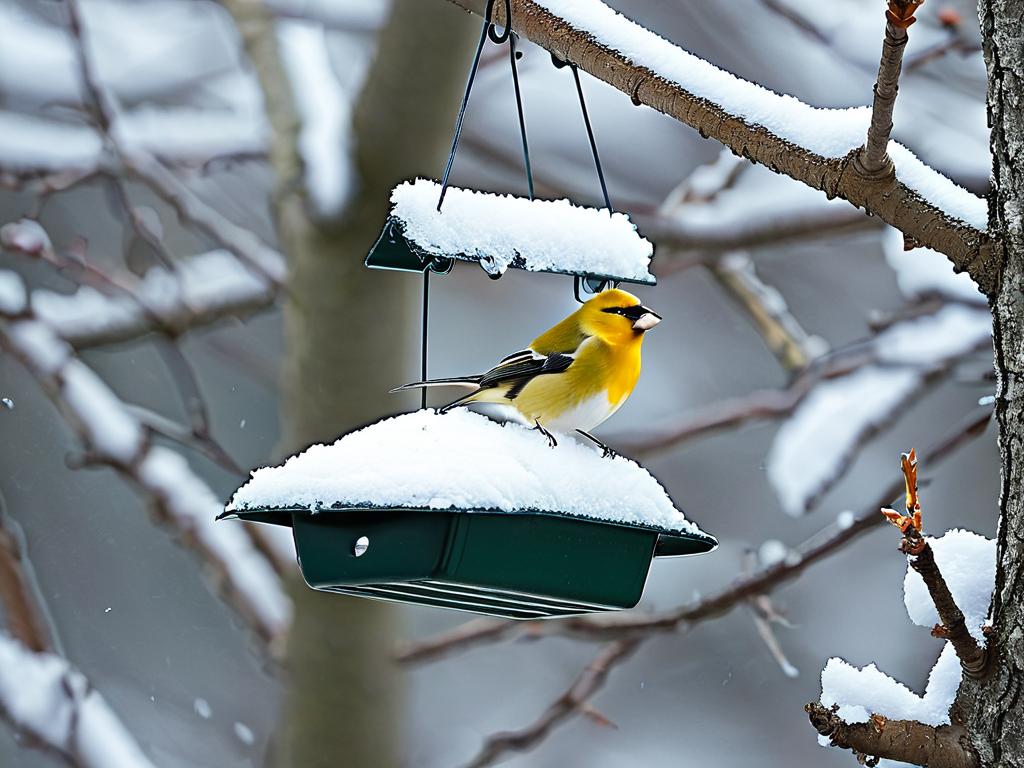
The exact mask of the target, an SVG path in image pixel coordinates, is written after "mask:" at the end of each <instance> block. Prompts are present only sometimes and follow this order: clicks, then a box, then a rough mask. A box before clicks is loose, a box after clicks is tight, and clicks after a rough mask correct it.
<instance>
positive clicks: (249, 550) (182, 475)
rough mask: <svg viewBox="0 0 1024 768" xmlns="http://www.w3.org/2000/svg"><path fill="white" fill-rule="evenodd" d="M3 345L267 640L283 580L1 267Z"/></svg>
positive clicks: (280, 611) (91, 456)
mask: <svg viewBox="0 0 1024 768" xmlns="http://www.w3.org/2000/svg"><path fill="white" fill-rule="evenodd" d="M0 319H2V320H3V321H4V322H3V323H2V324H0V347H3V348H5V349H6V350H7V351H9V352H10V353H11V354H12V355H13V356H14V357H15V358H17V359H18V360H19V361H20V362H21V363H22V364H23V365H24V366H25V367H26V369H27V370H28V371H29V372H30V373H31V374H32V375H33V376H34V377H35V378H36V380H37V381H38V382H39V383H40V385H41V386H42V387H43V389H44V390H45V391H46V392H47V394H48V395H49V396H50V398H51V400H53V402H54V403H55V404H56V405H57V406H58V408H59V409H60V410H61V412H62V413H63V414H64V416H65V418H66V419H67V421H68V422H69V424H70V425H71V426H72V427H73V428H74V430H75V431H76V432H77V433H78V435H79V437H80V438H81V440H82V442H83V444H84V447H85V450H86V458H87V460H88V461H89V462H90V463H94V464H102V465H106V466H109V467H111V468H113V469H115V470H116V471H117V472H118V473H120V474H121V475H122V476H123V477H124V478H125V479H127V480H129V481H131V482H132V483H133V484H134V485H136V486H137V487H138V488H139V489H140V490H141V491H142V492H143V493H145V494H146V495H147V496H148V497H150V498H151V499H152V500H153V502H154V508H155V511H156V513H157V515H158V517H159V518H160V519H161V520H162V521H164V522H166V523H167V524H168V525H169V526H170V527H171V528H173V529H174V530H175V531H177V532H178V533H179V534H180V535H181V539H182V541H183V542H184V543H185V544H187V545H188V546H190V547H192V548H193V549H195V550H196V551H197V552H198V553H199V554H200V556H201V557H202V558H203V560H204V561H205V562H206V563H207V564H208V565H209V566H210V567H211V570H212V572H213V575H214V578H215V581H217V582H218V583H219V584H220V585H222V586H223V587H224V591H225V592H226V593H227V595H228V598H229V600H230V601H231V602H232V603H233V604H234V605H235V606H236V608H237V609H238V610H239V611H240V612H241V613H242V615H243V616H244V617H245V618H246V619H247V620H249V621H250V622H251V623H252V625H253V626H254V627H255V629H256V630H257V631H258V633H259V634H260V635H261V636H262V637H264V638H265V639H267V640H268V641H274V640H276V639H277V638H279V637H280V636H281V634H282V632H283V631H284V630H285V628H286V627H287V625H288V622H289V620H290V611H291V606H290V604H289V601H288V598H287V597H286V596H285V594H284V592H283V590H282V588H281V584H280V581H279V580H278V578H277V576H276V575H275V573H274V571H273V569H272V568H271V567H270V565H269V564H268V563H267V561H266V560H265V559H264V557H263V556H262V555H261V554H260V553H259V552H258V551H257V550H256V549H255V548H254V547H253V545H252V543H251V542H250V540H249V538H248V537H247V536H246V534H245V532H244V531H243V530H242V529H241V528H233V527H231V526H217V525H215V524H214V518H215V517H216V515H217V514H218V513H219V512H220V510H221V503H220V500H219V499H218V498H217V497H216V496H215V495H214V493H213V492H212V491H211V490H210V488H209V487H208V486H207V485H206V484H205V483H204V482H203V481H202V480H201V479H199V478H198V477H197V476H196V475H195V474H194V473H193V472H192V471H191V469H190V468H189V466H188V463H187V462H186V461H185V459H184V458H182V457H181V456H179V455H178V454H176V453H174V452H173V451H171V450H169V449H167V448H163V447H160V446H154V445H152V444H151V440H150V436H149V431H148V430H147V429H146V428H145V427H144V426H143V425H142V424H141V423H140V422H139V420H138V419H137V418H136V416H135V415H134V414H133V413H132V412H131V411H130V410H129V409H128V408H126V407H125V405H124V404H123V403H122V402H121V401H120V400H119V399H118V398H117V396H116V395H115V394H114V393H113V392H112V391H111V390H110V389H109V388H108V387H107V386H106V384H104V383H103V381H102V380H101V379H100V378H99V377H98V376H97V375H96V374H95V373H94V372H93V371H92V370H91V369H90V368H89V367H88V366H86V365H85V363H83V362H82V361H81V360H79V359H78V358H77V357H76V356H75V354H74V351H73V350H72V348H71V347H70V346H69V345H68V344H67V343H65V342H64V341H62V340H61V339H60V338H59V337H58V335H57V333H56V332H55V331H54V329H53V328H51V327H50V326H49V325H48V324H47V322H46V321H44V320H43V319H42V318H41V317H40V316H39V315H37V314H36V312H35V311H34V309H33V308H32V306H31V302H30V300H29V297H28V295H27V293H26V291H25V287H24V284H23V283H22V282H21V279H20V278H19V277H17V276H16V275H14V274H13V273H10V272H0Z"/></svg>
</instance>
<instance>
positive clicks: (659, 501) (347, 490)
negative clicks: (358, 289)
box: [227, 409, 699, 533]
mask: <svg viewBox="0 0 1024 768" xmlns="http://www.w3.org/2000/svg"><path fill="white" fill-rule="evenodd" d="M334 503H338V504H341V505H346V506H360V505H373V506H382V507H383V506H386V507H407V508H414V509H420V508H425V509H438V510H446V509H465V510H480V511H486V510H494V511H501V512H517V511H540V512H563V513H567V514H571V515H577V516H580V517H588V518H593V519H599V520H607V521H612V522H622V523H633V524H645V525H653V526H659V527H662V528H665V529H669V530H673V531H681V532H693V533H697V532H699V529H698V528H697V526H695V525H694V524H693V523H691V522H689V521H688V520H687V519H686V518H685V517H684V516H683V514H682V512H680V511H679V510H677V509H676V508H675V506H674V505H673V503H672V501H671V499H669V497H668V495H667V494H666V492H665V489H664V488H663V487H662V486H661V485H660V484H659V483H658V481H657V480H655V479H654V477H652V476H651V475H650V473H649V472H647V470H645V469H644V468H642V467H640V466H639V465H637V464H636V463H634V462H632V461H630V460H629V459H626V458H624V457H622V456H616V457H614V458H610V459H604V458H602V457H601V452H600V450H599V449H597V448H596V447H594V446H591V445H589V444H588V445H583V444H581V443H578V442H576V441H575V440H573V439H571V438H569V437H565V436H563V437H562V438H561V439H560V440H559V442H558V446H557V447H555V448H550V447H549V446H548V442H547V439H546V438H544V437H543V436H542V435H541V434H540V433H539V432H537V431H536V430H532V429H529V428H527V427H523V426H520V425H518V424H505V425H502V424H498V423H497V422H494V421H491V420H490V419H488V418H486V417H485V416H482V415H480V414H477V413H472V412H470V411H467V410H462V409H459V410H454V411H451V412H449V413H447V414H444V415H441V414H439V413H437V412H436V411H433V410H430V409H428V410H424V411H417V412H415V413H408V414H403V415H401V416H396V417H394V418H389V419H384V420H383V421H379V422H377V423H376V424H372V425H370V426H368V427H364V428H363V429H360V430H358V431H356V432H352V433H350V434H348V435H345V436H344V437H342V438H341V439H339V440H338V441H337V442H335V443H333V444H332V445H314V446H312V447H311V448H308V449H306V450H305V451H304V452H303V453H301V454H299V455H297V456H293V457H291V458H290V459H288V460H287V461H286V462H285V463H284V464H283V465H280V466H276V467H265V468H262V469H257V470H255V471H254V472H253V473H252V478H251V479H250V480H249V482H247V483H246V484H245V485H243V486H242V487H241V488H240V489H239V490H238V491H237V492H236V493H235V495H234V497H233V498H232V499H231V502H230V504H228V507H227V509H228V510H229V511H239V510H245V509H253V508H263V507H270V508H285V509H287V508H308V509H311V510H314V511H316V510H327V509H329V508H330V507H331V505H332V504H334Z"/></svg>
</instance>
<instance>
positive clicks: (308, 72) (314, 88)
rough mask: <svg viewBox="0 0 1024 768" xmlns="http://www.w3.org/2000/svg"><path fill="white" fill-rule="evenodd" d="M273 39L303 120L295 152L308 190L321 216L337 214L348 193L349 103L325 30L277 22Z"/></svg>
mask: <svg viewBox="0 0 1024 768" xmlns="http://www.w3.org/2000/svg"><path fill="white" fill-rule="evenodd" d="M277 40H278V46H279V48H280V51H281V60H282V62H283V64H284V66H285V70H286V71H287V73H288V80H289V82H290V83H291V85H292V95H293V96H294V98H295V106H296V108H297V110H298V112H299V116H300V119H301V121H302V129H301V132H300V134H299V151H300V152H301V153H302V159H303V162H304V165H305V168H304V173H305V177H306V189H307V190H308V192H309V196H310V199H311V200H312V202H313V205H314V207H315V209H316V211H317V213H318V214H319V215H320V216H322V217H331V216H335V215H337V214H338V213H340V212H341V210H342V208H343V207H344V205H345V202H346V200H347V199H348V196H349V194H350V193H351V191H352V185H353V180H352V170H351V163H350V162H349V152H350V147H349V144H350V140H349V139H350V137H349V135H348V125H349V123H350V122H351V119H352V116H351V109H350V106H349V100H348V98H347V96H346V94H345V92H344V91H343V90H342V88H341V84H340V83H339V82H338V78H337V76H336V75H335V74H334V69H333V67H332V66H331V60H330V56H329V54H328V50H327V38H326V32H325V30H324V28H323V27H322V26H321V25H319V24H315V23H309V22H306V21H280V22H278V24H277Z"/></svg>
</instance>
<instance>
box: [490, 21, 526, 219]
mask: <svg viewBox="0 0 1024 768" xmlns="http://www.w3.org/2000/svg"><path fill="white" fill-rule="evenodd" d="M505 7H506V11H508V4H507V3H506V6H505ZM508 20H509V24H510V25H511V23H512V19H511V17H508ZM511 29H512V27H511V26H508V27H506V28H505V31H506V32H509V36H508V58H509V61H510V62H511V64H512V86H513V88H515V92H516V109H517V110H518V111H519V134H520V135H521V136H522V137H523V165H524V166H525V167H526V186H527V187H528V188H529V191H530V199H531V200H533V168H531V167H530V145H529V143H528V142H527V140H526V117H525V116H524V115H523V96H522V93H520V91H519V67H518V66H517V65H516V60H517V58H518V57H519V56H520V55H521V54H518V53H517V52H516V35H515V33H513V32H511ZM491 39H492V40H493V39H494V38H493V37H492V38H491Z"/></svg>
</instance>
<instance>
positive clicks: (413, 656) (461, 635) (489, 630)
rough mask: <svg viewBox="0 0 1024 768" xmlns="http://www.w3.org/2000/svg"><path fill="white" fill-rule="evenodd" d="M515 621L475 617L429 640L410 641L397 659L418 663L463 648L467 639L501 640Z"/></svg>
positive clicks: (403, 661)
mask: <svg viewBox="0 0 1024 768" xmlns="http://www.w3.org/2000/svg"><path fill="white" fill-rule="evenodd" d="M515 627H516V624H515V623H514V622H509V621H503V620H501V619H483V618H481V619H473V620H471V621H467V622H465V623H463V624H459V625H458V626H457V627H455V628H454V629H453V630H451V631H450V632H442V633H440V634H437V635H434V636H433V637H430V638H428V639H427V640H422V641H418V642H415V643H409V644H407V645H406V646H405V647H404V648H401V649H399V651H398V652H397V653H396V654H395V659H396V660H397V661H399V662H401V663H403V664H417V663H420V662H425V661H436V660H437V659H439V658H441V657H443V656H445V655H446V654H448V653H450V652H451V650H452V649H453V648H462V647H464V643H465V641H466V640H469V639H472V640H473V641H483V640H487V641H495V640H500V639H501V638H503V637H504V636H505V635H508V634H510V633H511V632H512V630H513V629H515Z"/></svg>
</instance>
